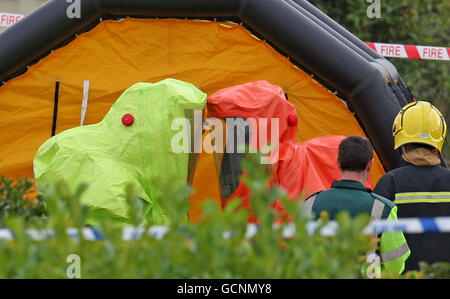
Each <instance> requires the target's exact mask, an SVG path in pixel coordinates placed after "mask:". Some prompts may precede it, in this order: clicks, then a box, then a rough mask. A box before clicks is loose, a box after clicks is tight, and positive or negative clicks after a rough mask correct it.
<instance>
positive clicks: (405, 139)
mask: <svg viewBox="0 0 450 299" xmlns="http://www.w3.org/2000/svg"><path fill="white" fill-rule="evenodd" d="M392 132H393V135H394V148H395V149H397V148H399V147H400V146H402V145H404V144H406V143H424V144H428V145H431V146H433V147H435V148H437V149H438V150H439V151H441V150H442V146H443V145H444V141H445V137H446V135H447V124H446V123H445V119H444V117H443V116H442V114H441V112H439V110H438V109H437V108H436V107H434V106H433V105H431V103H428V102H424V101H417V102H412V103H409V104H407V105H406V106H404V107H403V108H402V110H400V112H399V113H398V114H397V117H396V118H395V120H394V124H393V126H392Z"/></svg>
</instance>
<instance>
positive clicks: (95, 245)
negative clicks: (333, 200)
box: [0, 156, 449, 278]
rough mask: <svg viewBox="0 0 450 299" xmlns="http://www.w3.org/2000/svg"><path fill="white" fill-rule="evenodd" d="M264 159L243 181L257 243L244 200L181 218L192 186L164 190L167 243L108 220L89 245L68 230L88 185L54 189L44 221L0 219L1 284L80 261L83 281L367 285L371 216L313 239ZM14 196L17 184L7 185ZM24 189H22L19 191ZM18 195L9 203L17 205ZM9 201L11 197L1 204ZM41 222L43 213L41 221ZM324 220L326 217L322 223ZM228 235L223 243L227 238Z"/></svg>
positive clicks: (431, 271) (77, 223)
mask: <svg viewBox="0 0 450 299" xmlns="http://www.w3.org/2000/svg"><path fill="white" fill-rule="evenodd" d="M258 159H259V158H258V157H253V156H250V157H249V158H247V159H245V160H244V161H243V167H244V169H246V171H247V173H248V176H247V177H246V178H245V180H246V184H247V185H248V186H249V187H250V189H251V192H252V204H253V207H254V210H253V212H254V214H255V215H256V216H257V217H258V219H259V230H258V233H257V234H256V235H254V236H253V237H252V238H248V237H247V236H246V221H247V219H248V212H247V211H246V210H243V209H238V207H239V206H240V201H239V200H235V201H232V202H231V203H230V204H229V205H228V207H227V208H226V210H225V211H221V210H220V209H219V208H218V207H217V206H216V204H215V203H214V202H213V201H207V202H205V205H204V215H203V218H204V219H203V221H202V222H200V223H199V224H193V223H189V222H187V221H185V218H186V211H187V208H188V201H187V200H186V198H187V196H188V195H189V194H190V192H191V190H190V188H189V187H186V186H182V187H174V186H165V188H164V189H165V190H166V192H164V199H165V200H162V198H161V199H160V202H161V204H162V205H163V207H164V209H165V211H167V214H168V216H169V217H170V219H172V222H171V223H170V225H169V228H170V230H169V231H168V232H167V233H166V234H165V235H164V237H163V238H162V239H157V238H155V237H152V236H150V235H148V234H143V235H142V237H141V238H139V239H137V240H134V241H124V240H123V239H122V229H121V228H118V227H117V226H115V225H113V224H112V223H111V222H109V221H104V222H102V223H101V225H100V226H99V229H100V231H101V232H102V235H103V240H100V241H89V240H86V239H84V237H83V236H82V235H81V236H80V238H79V239H74V238H71V237H69V236H68V235H67V233H66V229H67V228H68V227H75V228H78V229H81V228H82V227H83V225H84V219H85V218H86V214H87V209H86V207H83V206H82V205H80V202H79V198H80V195H81V194H82V192H83V191H84V190H85V188H86V186H80V187H79V188H78V190H77V191H76V192H75V193H74V194H71V193H70V192H69V191H68V190H69V188H67V187H66V186H65V185H64V184H60V185H56V186H50V187H49V188H48V189H46V190H45V191H44V194H43V198H45V203H46V207H47V211H48V216H47V218H45V221H37V220H36V219H35V220H36V221H30V219H31V218H30V217H28V215H29V214H27V213H19V214H18V215H12V214H11V213H9V214H8V215H5V216H4V217H3V219H4V221H5V223H6V226H7V227H8V228H10V229H11V230H12V231H13V232H14V240H3V241H0V278H67V277H68V271H69V273H70V266H71V260H68V257H69V256H71V255H72V254H76V255H78V256H79V257H80V269H81V273H80V276H81V278H363V277H364V275H363V274H362V272H361V265H362V264H364V263H365V253H366V252H367V251H368V250H369V249H371V247H372V246H373V243H371V242H370V238H369V237H368V236H366V235H364V234H363V233H362V231H363V229H364V228H365V227H366V225H367V224H368V222H369V217H368V216H361V217H358V218H356V219H351V218H350V217H349V216H348V214H346V213H342V214H339V216H338V218H337V221H338V223H339V230H338V232H337V234H336V235H335V236H333V237H326V236H321V235H320V234H319V233H315V234H313V235H310V234H308V232H307V225H306V224H307V222H308V221H309V220H310V219H309V218H308V217H307V216H306V215H305V214H304V213H303V209H302V204H301V202H300V201H291V200H288V199H287V198H286V196H285V195H284V193H283V192H282V191H281V190H280V189H279V188H277V187H271V188H268V187H267V183H268V181H269V176H268V174H267V173H266V172H265V171H264V169H263V168H261V165H259V160H258ZM6 185H7V186H9V187H6V188H4V189H7V190H10V189H8V188H10V187H11V182H10V181H8V183H7V184H6ZM27 186H28V185H27V184H17V185H16V186H15V187H12V189H14V188H17V189H18V190H16V191H13V190H10V191H8V192H9V193H7V194H10V195H11V194H22V195H23V194H24V192H22V191H26V189H27V188H26V187H27ZM19 190H21V191H19ZM128 194H129V204H130V206H131V214H132V217H133V220H134V223H136V224H137V223H140V215H141V209H142V206H141V205H140V201H139V200H137V199H136V196H134V190H133V189H132V188H130V189H129V190H128ZM22 198H23V196H17V195H14V197H11V198H8V199H6V201H11V200H16V199H17V200H18V201H21V200H22ZM277 199H280V200H281V201H282V202H283V204H284V205H285V207H286V210H287V211H288V212H289V213H290V215H291V216H292V218H293V219H294V222H293V225H294V226H295V231H296V234H295V235H293V236H292V237H290V238H285V237H283V235H282V229H283V228H282V227H281V228H278V229H274V228H273V221H274V219H275V217H276V216H277V215H276V214H275V212H273V211H272V210H270V209H268V206H269V205H270V204H271V203H273V202H274V201H275V200H277ZM4 200H5V199H4ZM37 215H39V214H37ZM322 221H323V223H324V224H325V223H326V217H325V216H323V217H322ZM27 227H28V228H30V227H31V228H35V229H38V230H47V229H48V230H53V233H54V236H53V237H52V238H49V239H44V240H41V241H34V240H32V239H31V238H30V236H29V235H28V234H27V233H26V228H27ZM226 232H228V233H230V234H231V235H232V236H231V238H224V233H226ZM448 269H449V268H448V264H447V265H444V266H442V265H437V266H435V265H433V266H431V267H430V268H426V269H425V268H424V270H423V271H420V272H414V273H410V274H408V275H407V276H406V277H407V278H434V277H439V278H440V277H448V272H449V271H448Z"/></svg>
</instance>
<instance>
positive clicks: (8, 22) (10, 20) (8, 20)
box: [0, 12, 24, 27]
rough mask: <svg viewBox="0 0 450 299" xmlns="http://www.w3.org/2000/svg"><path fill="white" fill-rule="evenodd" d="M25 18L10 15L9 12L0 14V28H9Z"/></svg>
mask: <svg viewBox="0 0 450 299" xmlns="http://www.w3.org/2000/svg"><path fill="white" fill-rule="evenodd" d="M23 18H24V15H19V14H14V13H8V12H0V26H4V27H9V26H12V25H14V24H16V23H17V22H19V21H20V20H22V19H23Z"/></svg>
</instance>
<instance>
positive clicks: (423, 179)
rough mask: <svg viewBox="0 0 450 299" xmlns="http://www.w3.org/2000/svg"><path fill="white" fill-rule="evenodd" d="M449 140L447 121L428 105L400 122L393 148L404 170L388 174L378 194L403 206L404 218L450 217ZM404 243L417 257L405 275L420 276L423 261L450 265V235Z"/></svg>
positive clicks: (418, 105) (409, 109) (411, 237)
mask: <svg viewBox="0 0 450 299" xmlns="http://www.w3.org/2000/svg"><path fill="white" fill-rule="evenodd" d="M446 134H447V125H446V123H445V119H444V117H443V116H442V114H441V113H440V112H439V110H438V109H437V108H436V107H434V106H433V105H431V104H430V103H428V102H424V101H416V102H412V103H409V104H407V105H406V106H405V107H403V108H402V109H401V111H400V112H399V113H398V115H397V117H396V118H395V120H394V123H393V136H394V148H395V149H400V150H401V153H402V160H403V161H402V164H403V166H401V167H399V168H397V169H394V170H392V171H390V172H388V173H386V174H385V175H384V176H383V177H382V178H381V179H380V180H379V182H378V184H377V185H376V187H375V189H374V192H375V193H377V194H379V195H381V196H384V197H386V198H388V199H390V200H392V201H393V202H394V203H395V204H396V205H397V206H398V216H399V218H406V217H408V218H410V217H420V218H426V217H439V216H450V170H449V169H448V168H446V167H442V166H441V160H440V158H439V153H440V151H441V150H442V146H443V144H444V141H445V137H446ZM427 223H428V225H433V224H434V222H433V221H432V220H428V222H427ZM434 225H435V224H434ZM405 237H406V240H407V242H408V245H409V246H410V248H411V252H412V254H411V257H410V258H409V259H408V261H407V262H406V270H417V269H418V267H419V265H418V264H419V262H420V261H424V262H427V263H429V264H431V263H435V262H440V261H445V262H450V234H443V233H425V234H405Z"/></svg>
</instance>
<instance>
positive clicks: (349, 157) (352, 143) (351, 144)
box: [338, 136, 373, 171]
mask: <svg viewBox="0 0 450 299" xmlns="http://www.w3.org/2000/svg"><path fill="white" fill-rule="evenodd" d="M372 158H373V147H372V144H370V141H369V140H368V139H367V138H364V137H361V136H349V137H347V138H345V139H344V140H342V142H341V144H340V145H339V156H338V162H339V167H340V168H341V170H349V171H363V170H364V169H365V168H366V166H367V164H368V163H369V162H370V160H372Z"/></svg>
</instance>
